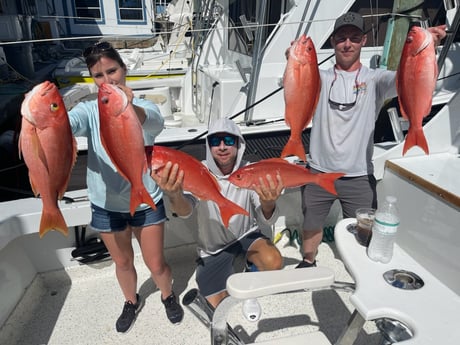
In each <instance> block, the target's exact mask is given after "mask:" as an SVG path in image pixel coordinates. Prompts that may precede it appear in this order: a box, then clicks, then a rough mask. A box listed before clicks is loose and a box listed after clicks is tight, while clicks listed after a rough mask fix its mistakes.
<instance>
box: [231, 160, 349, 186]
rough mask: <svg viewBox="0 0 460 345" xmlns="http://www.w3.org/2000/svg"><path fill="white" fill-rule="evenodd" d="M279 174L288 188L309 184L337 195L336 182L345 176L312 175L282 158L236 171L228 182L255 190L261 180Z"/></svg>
mask: <svg viewBox="0 0 460 345" xmlns="http://www.w3.org/2000/svg"><path fill="white" fill-rule="evenodd" d="M277 174H279V175H280V176H281V179H282V180H283V184H284V186H285V187H286V188H294V187H300V186H303V185H305V184H308V183H316V184H317V185H319V186H321V187H323V188H324V189H325V190H327V191H328V192H329V193H332V194H335V195H337V191H336V190H335V187H334V182H335V180H337V179H338V178H340V177H342V176H344V175H345V174H343V173H319V174H312V173H311V172H310V170H309V169H307V168H305V167H303V166H299V165H296V164H293V163H289V162H287V161H286V160H284V159H282V158H269V159H262V160H260V161H258V162H256V163H252V164H249V165H246V166H245V167H242V168H240V169H238V170H236V171H234V172H233V173H232V174H231V175H230V177H229V178H228V180H229V181H230V182H231V183H233V184H234V185H236V186H238V187H240V188H248V189H254V187H253V186H254V185H258V184H259V179H260V178H262V179H263V180H265V177H266V176H267V175H270V176H271V177H272V178H275V177H276V175H277Z"/></svg>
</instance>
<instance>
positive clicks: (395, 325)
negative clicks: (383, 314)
mask: <svg viewBox="0 0 460 345" xmlns="http://www.w3.org/2000/svg"><path fill="white" fill-rule="evenodd" d="M375 325H376V326H377V328H378V329H379V331H380V332H381V334H382V335H383V337H384V338H385V340H386V341H387V342H388V343H389V344H393V343H397V342H400V341H404V340H408V339H410V338H412V337H413V333H412V331H411V329H410V328H409V327H407V326H406V325H405V324H403V323H402V322H400V321H398V320H394V319H390V318H382V319H378V320H375ZM385 344H387V343H386V342H385Z"/></svg>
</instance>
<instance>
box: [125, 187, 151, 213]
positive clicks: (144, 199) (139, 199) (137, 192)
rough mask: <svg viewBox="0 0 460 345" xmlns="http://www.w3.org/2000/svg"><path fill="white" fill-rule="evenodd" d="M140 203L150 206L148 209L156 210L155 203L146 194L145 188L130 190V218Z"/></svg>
mask: <svg viewBox="0 0 460 345" xmlns="http://www.w3.org/2000/svg"><path fill="white" fill-rule="evenodd" d="M142 203H145V204H147V205H150V207H151V208H152V209H154V210H156V209H157V206H156V205H155V202H154V201H153V199H152V197H151V195H150V194H149V193H148V192H147V190H146V189H145V187H142V188H139V189H134V188H131V200H130V204H129V212H130V213H131V216H134V213H135V212H136V208H137V206H139V205H140V204H142Z"/></svg>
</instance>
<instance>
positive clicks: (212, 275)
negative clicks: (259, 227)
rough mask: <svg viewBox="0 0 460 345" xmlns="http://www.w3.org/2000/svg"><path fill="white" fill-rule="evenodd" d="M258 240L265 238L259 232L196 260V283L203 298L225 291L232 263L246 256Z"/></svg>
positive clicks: (231, 271)
mask: <svg viewBox="0 0 460 345" xmlns="http://www.w3.org/2000/svg"><path fill="white" fill-rule="evenodd" d="M259 238H264V239H266V238H267V237H266V236H265V235H264V234H262V233H261V232H260V231H255V232H251V233H249V234H248V235H247V236H245V237H243V238H242V239H240V240H239V241H238V242H235V243H234V244H232V245H231V246H229V247H227V248H225V249H224V250H223V251H221V252H219V253H217V254H214V255H211V256H207V257H204V258H200V259H198V260H197V262H198V266H197V269H196V282H197V284H198V288H199V290H200V293H201V294H202V295H203V296H204V297H209V296H212V295H215V294H217V293H219V292H221V291H225V290H226V284H227V278H228V277H230V275H232V274H233V273H234V270H233V262H234V260H235V258H236V257H237V256H238V255H241V254H244V255H246V254H247V252H248V250H249V248H250V247H251V245H252V244H253V243H254V242H255V241H257V240H258V239H259Z"/></svg>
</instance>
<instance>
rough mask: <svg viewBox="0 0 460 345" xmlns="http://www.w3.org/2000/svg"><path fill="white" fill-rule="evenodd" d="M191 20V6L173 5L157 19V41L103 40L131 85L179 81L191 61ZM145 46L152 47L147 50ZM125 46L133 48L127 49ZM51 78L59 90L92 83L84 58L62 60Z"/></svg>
mask: <svg viewBox="0 0 460 345" xmlns="http://www.w3.org/2000/svg"><path fill="white" fill-rule="evenodd" d="M192 19H193V6H192V4H191V3H190V2H188V1H179V2H177V3H175V4H171V3H170V4H169V5H168V6H165V10H164V11H163V12H162V13H161V15H158V16H157V18H156V23H157V24H158V25H157V31H155V37H154V38H150V37H145V38H143V39H142V38H139V37H138V38H130V37H129V36H104V39H105V40H106V41H109V42H111V43H112V45H113V46H114V47H115V48H117V50H118V52H119V53H120V55H121V57H122V59H123V61H124V62H125V64H126V66H127V69H128V74H127V80H128V81H133V80H148V79H156V78H160V79H162V78H171V77H178V76H182V75H184V74H185V73H186V72H187V70H188V67H189V65H190V61H191V58H192V47H191V41H190V35H187V32H189V31H190V30H192V29H193V28H192ZM146 42H152V43H153V44H152V45H150V46H147V47H145V45H146ZM126 46H127V47H130V46H133V47H134V48H124V47H126ZM52 77H53V79H55V80H56V82H57V84H58V86H59V87H60V88H63V87H68V86H70V85H73V84H76V83H93V80H92V78H91V77H90V76H89V73H88V68H87V67H86V64H85V61H84V59H83V57H82V56H77V57H69V58H66V59H63V60H61V61H60V62H59V64H58V65H57V66H56V68H55V69H54V70H53V72H52Z"/></svg>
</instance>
